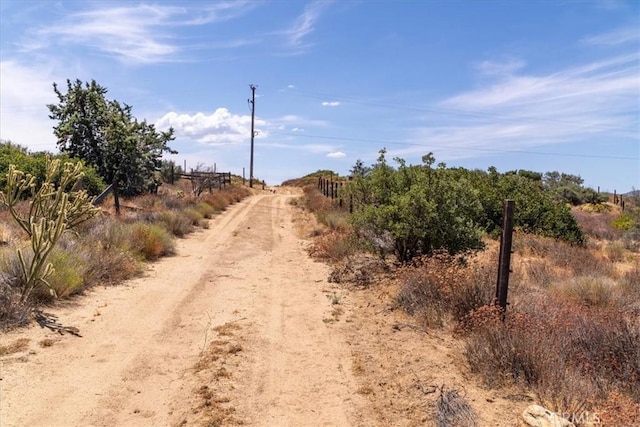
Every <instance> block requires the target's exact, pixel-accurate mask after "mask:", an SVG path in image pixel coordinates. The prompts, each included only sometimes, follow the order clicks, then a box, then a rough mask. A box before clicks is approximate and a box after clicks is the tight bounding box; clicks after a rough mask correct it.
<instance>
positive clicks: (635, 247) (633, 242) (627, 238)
mask: <svg viewBox="0 0 640 427" xmlns="http://www.w3.org/2000/svg"><path fill="white" fill-rule="evenodd" d="M622 244H623V245H624V247H625V249H627V250H628V251H631V252H634V253H638V252H640V230H631V231H627V232H625V233H624V234H623V235H622Z"/></svg>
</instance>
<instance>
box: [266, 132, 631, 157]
mask: <svg viewBox="0 0 640 427" xmlns="http://www.w3.org/2000/svg"><path fill="white" fill-rule="evenodd" d="M269 133H271V134H274V135H284V136H294V137H302V138H313V139H326V140H331V141H349V142H366V143H375V144H383V145H403V146H406V145H408V146H415V147H427V148H441V149H449V150H451V149H453V150H473V151H485V152H492V153H512V154H536V155H541V156H561V157H580V158H591V159H611V160H636V161H637V160H640V158H639V157H626V156H607V155H599V154H598V155H595V154H578V153H551V152H544V151H529V150H500V149H496V148H480V147H468V146H467V147H455V146H450V145H449V146H447V145H436V144H425V143H417V142H401V141H389V140H377V139H364V138H349V137H342V136H324V135H309V134H300V133H296V134H294V133H286V132H273V131H270V132H269Z"/></svg>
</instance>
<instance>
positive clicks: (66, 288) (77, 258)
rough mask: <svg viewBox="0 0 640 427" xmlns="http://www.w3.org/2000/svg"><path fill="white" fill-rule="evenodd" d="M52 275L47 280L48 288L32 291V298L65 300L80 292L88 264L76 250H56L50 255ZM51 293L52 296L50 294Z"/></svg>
mask: <svg viewBox="0 0 640 427" xmlns="http://www.w3.org/2000/svg"><path fill="white" fill-rule="evenodd" d="M50 260H51V264H52V265H53V273H52V274H51V276H50V277H49V279H48V282H49V286H48V287H44V286H40V287H38V288H36V289H35V290H34V295H33V296H34V298H36V299H38V300H51V299H53V297H54V296H55V297H57V298H65V297H68V296H70V295H73V294H75V293H78V292H80V291H81V290H82V289H83V288H84V285H85V282H84V280H85V277H86V273H87V270H88V269H89V267H90V266H89V264H88V262H87V260H86V259H85V258H83V257H82V256H81V255H80V253H79V252H78V251H77V246H76V250H73V251H70V250H65V249H62V248H56V249H55V250H54V251H53V252H52V253H51V257H50ZM50 290H52V291H53V294H52V293H51V292H50Z"/></svg>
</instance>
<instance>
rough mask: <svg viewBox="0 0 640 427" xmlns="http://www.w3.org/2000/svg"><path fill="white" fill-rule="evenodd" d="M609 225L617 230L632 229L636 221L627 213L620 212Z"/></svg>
mask: <svg viewBox="0 0 640 427" xmlns="http://www.w3.org/2000/svg"><path fill="white" fill-rule="evenodd" d="M611 225H612V226H613V227H614V228H617V229H618V230H623V231H629V230H632V229H633V228H634V227H635V225H636V223H635V221H634V218H633V217H632V216H631V215H629V214H622V215H620V216H618V217H617V218H615V219H613V220H612V221H611Z"/></svg>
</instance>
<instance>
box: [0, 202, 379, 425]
mask: <svg viewBox="0 0 640 427" xmlns="http://www.w3.org/2000/svg"><path fill="white" fill-rule="evenodd" d="M291 197H292V196H291V195H286V194H276V195H272V194H269V195H266V194H263V195H257V196H253V197H251V198H249V199H247V200H245V201H243V202H241V203H239V204H237V205H235V206H233V207H232V208H230V209H229V210H228V211H226V212H225V213H224V214H222V215H220V216H219V217H217V218H215V219H214V220H212V221H211V223H210V228H209V229H207V230H204V231H202V232H199V233H198V234H196V235H195V236H191V237H189V238H188V239H184V240H180V241H179V242H178V251H177V255H176V256H174V257H171V258H166V259H163V260H161V261H159V262H157V263H155V264H153V265H152V266H151V267H150V269H149V271H148V272H147V273H146V274H145V275H144V277H142V278H139V279H136V280H133V281H131V282H128V284H127V285H125V286H120V287H111V288H100V289H95V290H92V291H91V292H89V294H88V295H87V296H83V297H80V298H78V299H77V300H75V301H73V302H70V303H67V304H65V305H63V306H61V307H58V308H56V309H52V310H48V311H51V312H52V313H53V314H55V315H57V316H58V319H59V321H60V322H61V323H63V324H65V325H71V326H75V327H77V328H79V330H80V333H81V335H82V337H75V336H71V335H68V334H67V335H64V336H60V335H58V334H56V333H52V332H49V331H47V330H44V329H41V328H39V327H38V326H33V327H31V328H30V329H28V330H26V331H24V330H22V331H18V332H16V333H15V334H14V333H11V334H8V335H5V336H3V337H2V342H1V344H6V343H9V342H11V341H12V340H15V339H17V338H18V337H19V338H22V339H28V340H29V341H28V343H29V344H28V348H27V349H25V351H23V352H21V353H18V354H15V355H13V357H5V358H3V359H2V362H1V363H2V366H1V377H2V379H1V381H0V425H2V426H84V425H95V426H106V425H109V426H143V425H149V426H151V425H154V426H160V425H180V424H183V425H184V424H188V425H192V424H196V423H200V422H206V421H207V419H206V418H207V417H211V416H214V417H216V416H221V417H223V419H224V416H228V415H229V414H232V415H233V417H228V418H226V419H227V421H228V422H229V423H233V422H242V423H244V424H248V425H265V426H266V425H268V426H276V425H277V426H286V425H291V426H302V425H331V426H338V425H351V424H355V423H359V421H358V420H362V419H366V418H367V415H366V414H363V413H362V412H361V408H362V407H364V404H363V402H362V401H359V399H362V397H361V396H360V395H358V394H357V393H356V392H355V391H356V388H357V385H356V382H355V381H354V378H353V376H352V373H351V366H350V364H351V355H350V353H349V349H348V345H347V344H346V343H345V341H344V338H343V336H342V335H341V334H337V333H336V332H335V331H334V330H333V329H331V328H330V327H329V326H330V325H328V324H327V322H328V321H329V320H331V305H332V304H331V301H330V299H329V298H327V291H326V290H325V291H324V292H323V289H324V288H325V286H326V277H327V267H326V266H324V265H322V264H320V263H316V262H314V261H312V260H311V259H309V257H308V256H307V254H306V252H305V249H304V245H305V243H304V242H303V241H302V240H300V239H299V238H298V237H297V236H296V233H295V231H294V225H295V224H294V222H293V221H292V212H293V207H292V206H290V205H289V203H288V201H289V200H290V199H291ZM211 407H215V408H217V409H216V410H217V411H218V412H222V413H223V415H220V414H214V413H213V412H212V410H211ZM224 414H226V415H224Z"/></svg>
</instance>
